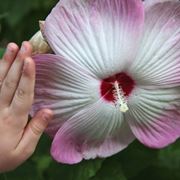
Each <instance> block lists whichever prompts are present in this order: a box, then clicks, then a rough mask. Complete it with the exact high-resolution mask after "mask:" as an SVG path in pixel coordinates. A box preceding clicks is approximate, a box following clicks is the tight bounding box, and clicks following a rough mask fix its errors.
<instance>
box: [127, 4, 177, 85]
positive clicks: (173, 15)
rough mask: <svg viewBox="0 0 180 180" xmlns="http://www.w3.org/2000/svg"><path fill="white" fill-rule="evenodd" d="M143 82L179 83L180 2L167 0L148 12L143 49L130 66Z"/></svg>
mask: <svg viewBox="0 0 180 180" xmlns="http://www.w3.org/2000/svg"><path fill="white" fill-rule="evenodd" d="M129 72H130V74H131V75H132V76H133V77H134V79H135V80H136V82H137V84H140V85H145V84H146V85H148V86H150V85H158V86H162V85H163V86H167V87H168V86H169V87H172V86H178V85H179V84H180V3H179V2H166V3H161V4H157V5H155V6H153V7H152V8H150V9H149V10H148V11H147V12H146V20H145V30H144V34H143V39H142V43H141V47H140V50H139V52H138V54H137V57H136V59H135V60H134V63H133V64H132V65H131V67H130V68H129Z"/></svg>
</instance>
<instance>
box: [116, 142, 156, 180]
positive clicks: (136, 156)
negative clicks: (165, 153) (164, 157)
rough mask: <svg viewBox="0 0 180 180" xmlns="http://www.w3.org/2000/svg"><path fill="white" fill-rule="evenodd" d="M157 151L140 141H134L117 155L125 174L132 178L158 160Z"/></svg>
mask: <svg viewBox="0 0 180 180" xmlns="http://www.w3.org/2000/svg"><path fill="white" fill-rule="evenodd" d="M157 153H158V150H153V149H150V148H147V147H145V146H144V145H142V144H141V143H139V142H138V141H134V142H133V143H132V144H131V145H129V147H128V148H126V149H125V150H123V151H122V152H120V153H119V155H117V156H118V158H119V161H120V162H121V166H122V170H123V172H124V174H125V176H126V177H127V178H132V177H134V176H136V175H137V174H139V173H140V172H141V171H143V170H144V169H146V168H148V167H150V166H151V165H152V164H153V163H154V162H156V160H157Z"/></svg>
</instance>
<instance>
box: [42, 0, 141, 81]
mask: <svg viewBox="0 0 180 180" xmlns="http://www.w3.org/2000/svg"><path fill="white" fill-rule="evenodd" d="M143 13H144V11H143V4H142V2H141V1H139V0H131V1H129V0H94V1H91V0H87V1H81V0H76V1H75V0H69V1H62V2H61V1H60V2H59V3H58V4H57V6H56V7H55V8H54V9H53V11H52V12H51V13H50V15H49V16H48V17H47V19H46V22H45V35H46V38H47V40H48V42H49V44H50V46H51V47H52V49H53V50H54V52H55V53H56V54H60V55H62V56H64V57H66V58H68V59H72V60H74V61H76V62H78V63H80V64H83V65H84V66H86V67H88V69H90V70H91V71H92V72H94V73H95V74H96V75H98V77H101V78H105V77H108V76H111V75H113V74H115V73H116V72H120V71H121V70H122V69H125V68H126V67H127V66H128V62H129V63H130V62H131V61H132V60H133V59H134V56H135V52H136V49H137V42H138V37H139V34H140V32H141V29H142V25H143V23H144V21H143V20H144V18H143V17H144V16H143ZM129 52H131V53H129Z"/></svg>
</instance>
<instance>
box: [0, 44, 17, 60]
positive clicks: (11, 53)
mask: <svg viewBox="0 0 180 180" xmlns="http://www.w3.org/2000/svg"><path fill="white" fill-rule="evenodd" d="M18 51H19V47H18V45H17V44H15V43H13V42H11V43H9V44H8V45H7V48H6V51H5V53H4V56H3V60H5V61H10V62H12V60H13V59H14V58H15V56H16V55H17V53H18Z"/></svg>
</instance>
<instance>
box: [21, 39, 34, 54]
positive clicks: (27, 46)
mask: <svg viewBox="0 0 180 180" xmlns="http://www.w3.org/2000/svg"><path fill="white" fill-rule="evenodd" d="M22 47H23V48H24V49H25V50H26V51H27V52H30V53H32V45H31V43H30V42H29V41H23V42H22Z"/></svg>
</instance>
